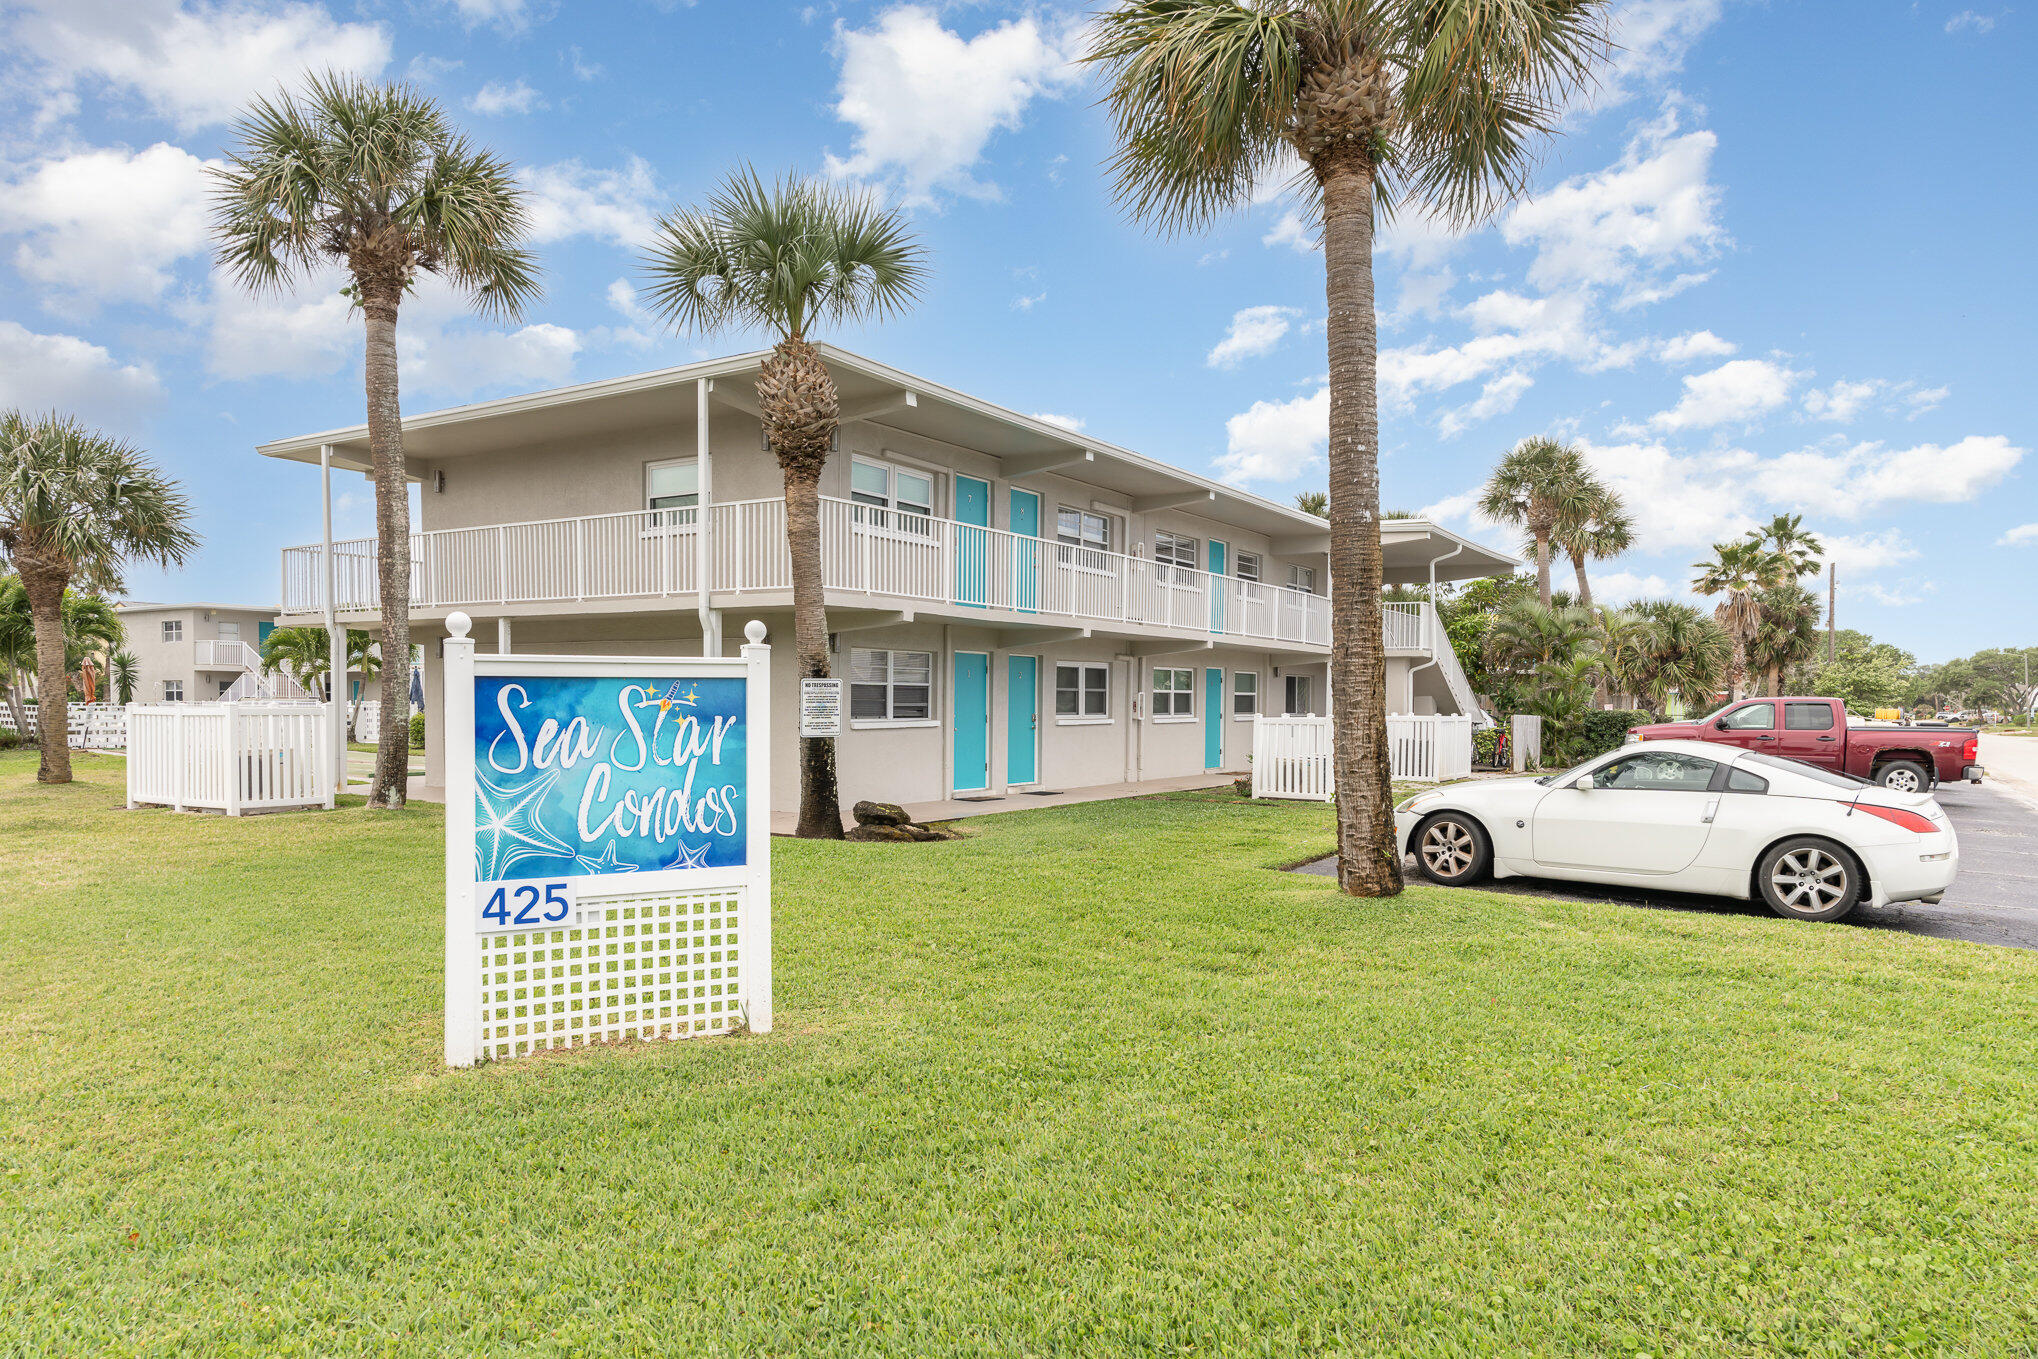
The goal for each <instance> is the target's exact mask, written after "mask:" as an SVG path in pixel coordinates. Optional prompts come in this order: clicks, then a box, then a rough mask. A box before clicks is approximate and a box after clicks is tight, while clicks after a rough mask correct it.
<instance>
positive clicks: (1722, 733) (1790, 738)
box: [1628, 698, 1985, 793]
mask: <svg viewBox="0 0 2038 1359" xmlns="http://www.w3.org/2000/svg"><path fill="white" fill-rule="evenodd" d="M1628 739H1629V740H1630V741H1668V740H1672V739H1677V740H1685V741H1717V742H1719V743H1720V744H1722V745H1729V746H1740V747H1741V748H1743V749H1744V750H1759V751H1762V752H1763V753H1764V754H1767V755H1780V756H1782V757H1783V758H1784V759H1787V760H1802V761H1803V762H1804V763H1806V764H1812V765H1818V766H1820V767H1822V768H1825V769H1837V770H1839V771H1840V772H1842V773H1846V774H1852V775H1854V776H1855V777H1857V778H1863V779H1868V780H1871V781H1872V782H1875V783H1879V784H1881V785H1883V786H1884V787H1885V788H1893V789H1895V790H1896V791H1898V792H1901V793H1922V792H1925V791H1926V790H1928V789H1929V788H1931V786H1932V785H1933V784H1935V783H1957V782H1958V781H1960V780H1961V779H1967V780H1970V781H1971V782H1974V783H1980V782H1981V779H1982V774H1983V773H1984V772H1985V771H1984V770H1983V769H1982V767H1981V766H1980V765H1978V764H1976V763H1975V760H1976V759H1977V758H1978V756H1979V753H1980V748H1981V735H1980V733H1978V732H1975V731H1973V730H1971V729H1969V728H1965V727H1906V726H1899V725H1898V724H1896V723H1894V722H1850V721H1849V720H1848V718H1847V709H1846V707H1845V706H1844V705H1843V704H1842V703H1841V702H1840V700H1838V699H1836V698H1744V699H1742V700H1741V701H1740V702H1738V703H1729V704H1728V705H1727V706H1726V707H1724V708H1721V709H1720V710H1719V711H1718V712H1715V713H1708V714H1707V715H1706V716H1704V717H1701V718H1698V719H1697V720H1695V721H1691V722H1656V723H1652V724H1650V725H1648V726H1642V727H1635V728H1633V729H1631V730H1630V731H1629V732H1628Z"/></svg>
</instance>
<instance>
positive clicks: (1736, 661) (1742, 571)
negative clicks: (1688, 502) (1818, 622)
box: [1691, 538, 1777, 698]
mask: <svg viewBox="0 0 2038 1359" xmlns="http://www.w3.org/2000/svg"><path fill="white" fill-rule="evenodd" d="M1712 550H1713V555H1712V559H1711V560H1710V561H1702V562H1693V563H1692V570H1694V571H1696V572H1698V578H1697V579H1696V580H1694V581H1692V583H1691V587H1692V589H1694V590H1696V591H1698V593H1700V594H1702V595H1722V596H1724V598H1723V599H1722V600H1721V601H1720V603H1719V606H1718V607H1717V608H1715V609H1714V610H1713V617H1714V618H1717V619H1718V620H1719V621H1720V626H1722V627H1724V628H1725V629H1726V630H1727V637H1728V639H1729V640H1730V641H1731V642H1732V643H1733V656H1732V659H1731V660H1730V661H1729V662H1728V665H1727V691H1728V693H1729V695H1730V696H1731V697H1734V698H1740V697H1741V696H1742V692H1743V686H1744V684H1745V682H1746V677H1747V673H1748V648H1749V646H1750V645H1751V644H1752V643H1753V642H1754V639H1755V630H1756V628H1757V627H1759V626H1760V625H1761V621H1762V609H1761V606H1760V605H1759V604H1757V603H1756V601H1755V593H1756V591H1758V590H1761V589H1762V588H1764V586H1765V585H1766V584H1767V583H1768V582H1769V581H1770V580H1771V579H1772V578H1774V576H1775V574H1776V571H1777V566H1776V561H1775V559H1774V558H1773V557H1772V556H1771V555H1770V553H1769V552H1768V550H1767V549H1765V548H1764V547H1763V546H1762V544H1761V543H1760V542H1758V541H1756V540H1754V539H1752V538H1749V539H1743V540H1742V541H1740V542H1737V543H1714V544H1713V548H1712Z"/></svg>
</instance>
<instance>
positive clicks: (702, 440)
mask: <svg viewBox="0 0 2038 1359" xmlns="http://www.w3.org/2000/svg"><path fill="white" fill-rule="evenodd" d="M714 390H715V380H714V379H713V378H700V379H698V380H696V381H695V383H694V432H693V452H694V469H695V474H696V476H697V477H698V478H699V492H698V494H697V496H696V503H695V508H694V525H693V544H694V567H693V573H694V574H693V584H694V592H695V594H696V596H697V597H698V598H699V600H700V621H701V654H702V655H703V656H719V655H721V654H722V615H721V614H719V613H717V612H716V611H715V608H714V592H713V591H712V590H710V589H709V588H708V587H709V586H710V585H711V584H713V582H712V581H711V580H710V579H709V577H708V573H709V571H710V569H711V568H712V566H713V562H714V558H713V556H712V555H711V553H710V544H709V538H710V536H711V535H712V534H713V533H714V527H713V524H714V517H715V513H714V499H715V472H714V460H713V458H712V456H711V454H710V451H709V448H708V444H709V438H708V426H709V423H710V421H709V419H708V394H709V393H710V392H712V391H714Z"/></svg>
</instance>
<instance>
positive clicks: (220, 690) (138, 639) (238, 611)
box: [114, 600, 303, 703]
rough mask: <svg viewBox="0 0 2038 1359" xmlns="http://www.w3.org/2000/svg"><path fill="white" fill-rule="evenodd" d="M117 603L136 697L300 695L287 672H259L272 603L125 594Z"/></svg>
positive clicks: (272, 616) (272, 617)
mask: <svg viewBox="0 0 2038 1359" xmlns="http://www.w3.org/2000/svg"><path fill="white" fill-rule="evenodd" d="M114 611H115V612H116V613H118V614H119V615H120V620H121V623H122V624H123V625H124V626H125V627H126V629H127V641H126V648H127V650H129V651H131V652H133V653H134V658H135V669H136V671H137V672H138V683H137V684H136V687H135V692H134V696H135V698H136V700H137V701H139V702H143V703H180V702H181V703H196V702H201V701H210V700H213V699H220V698H274V697H281V698H297V697H300V696H301V695H302V692H303V691H302V690H300V689H299V688H298V687H297V685H296V684H295V683H293V682H292V681H291V680H290V679H289V678H288V677H287V676H283V675H264V674H263V673H262V653H261V646H262V639H263V638H265V637H267V636H268V635H269V629H270V628H272V627H274V626H275V623H276V610H275V609H273V608H255V607H250V606H246V605H236V604H152V603H148V602H146V601H143V600H128V601H125V602H123V603H121V604H118V605H115V606H114Z"/></svg>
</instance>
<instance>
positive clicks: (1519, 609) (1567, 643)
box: [1486, 600, 1599, 673]
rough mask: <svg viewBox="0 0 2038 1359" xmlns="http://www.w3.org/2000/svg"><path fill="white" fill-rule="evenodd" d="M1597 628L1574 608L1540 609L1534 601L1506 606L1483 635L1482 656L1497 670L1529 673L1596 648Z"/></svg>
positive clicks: (1583, 612)
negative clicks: (1545, 663)
mask: <svg viewBox="0 0 2038 1359" xmlns="http://www.w3.org/2000/svg"><path fill="white" fill-rule="evenodd" d="M1598 638H1599V626H1598V623H1597V622H1596V620H1594V618H1593V617H1592V615H1591V614H1589V613H1587V612H1586V611H1585V610H1583V609H1581V608H1579V607H1578V606H1577V605H1575V604H1570V605H1565V606H1563V607H1561V608H1555V609H1550V608H1544V607H1543V606H1542V605H1541V604H1538V603H1536V602H1535V601H1534V600H1521V601H1518V602H1516V603H1512V604H1509V605H1507V606H1506V607H1505V608H1503V609H1502V610H1500V612H1499V613H1497V614H1495V615H1494V618H1493V626H1492V627H1491V628H1489V629H1488V630H1487V632H1486V656H1487V660H1488V662H1489V663H1490V664H1492V665H1494V666H1495V667H1496V668H1498V669H1502V670H1512V671H1516V672H1518V673H1528V672H1530V671H1533V670H1534V669H1535V668H1536V667H1537V666H1538V665H1541V664H1543V663H1544V662H1546V661H1553V660H1569V659H1570V658H1571V657H1573V656H1576V655H1579V654H1580V653H1582V652H1584V651H1586V650H1589V649H1592V648H1594V647H1595V646H1596V645H1597V642H1598Z"/></svg>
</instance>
